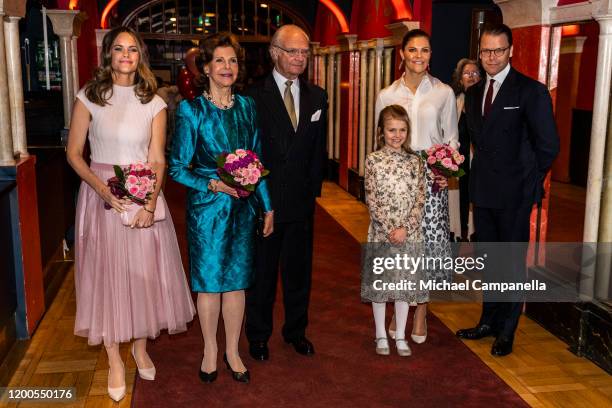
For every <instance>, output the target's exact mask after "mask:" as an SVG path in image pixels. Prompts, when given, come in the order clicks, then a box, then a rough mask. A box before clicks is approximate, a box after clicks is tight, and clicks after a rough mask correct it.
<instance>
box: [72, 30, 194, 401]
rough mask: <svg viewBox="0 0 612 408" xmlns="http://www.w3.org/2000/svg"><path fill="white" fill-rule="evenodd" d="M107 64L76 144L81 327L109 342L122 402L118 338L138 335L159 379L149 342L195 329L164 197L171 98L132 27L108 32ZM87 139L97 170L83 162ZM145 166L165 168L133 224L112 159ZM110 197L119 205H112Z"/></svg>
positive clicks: (137, 346) (141, 358)
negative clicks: (161, 90)
mask: <svg viewBox="0 0 612 408" xmlns="http://www.w3.org/2000/svg"><path fill="white" fill-rule="evenodd" d="M101 60H102V64H101V66H100V67H98V68H97V70H96V72H95V73H94V78H93V79H92V80H90V81H89V82H88V83H87V84H86V85H85V87H84V88H83V89H81V90H80V91H79V93H78V94H77V99H76V102H75V105H74V109H73V113H72V122H71V125H70V135H69V141H68V150H67V156H68V162H69V163H70V165H71V166H72V167H73V168H74V170H75V171H76V172H77V174H78V175H79V176H80V177H81V179H82V180H83V182H82V183H81V188H80V191H79V198H78V204H77V214H76V234H77V236H76V260H75V261H76V262H75V286H76V301H77V313H76V322H75V328H74V332H75V334H76V335H78V336H83V337H87V341H88V344H90V345H98V344H100V343H104V346H105V348H106V351H107V353H108V361H109V367H110V368H109V373H108V393H109V396H110V397H111V398H112V399H113V400H115V401H119V400H121V399H122V398H123V397H124V396H125V369H124V366H123V362H122V359H121V356H120V354H119V343H124V342H129V341H131V340H132V339H134V343H133V344H132V347H131V354H132V356H133V358H134V360H135V361H136V364H137V366H138V373H139V375H140V377H141V378H143V379H145V380H153V379H154V378H155V366H154V365H153V362H152V361H151V359H150V358H149V355H148V354H147V351H146V346H147V338H155V337H156V336H158V335H159V333H160V331H161V330H164V329H167V330H168V332H169V333H175V332H180V331H184V330H186V328H187V327H186V324H187V322H189V321H191V320H192V319H193V316H194V314H195V308H194V306H193V301H192V299H191V293H190V290H189V286H188V285H187V281H186V279H185V273H184V271H183V266H182V263H181V256H180V252H179V247H178V243H177V239H176V233H175V231H174V225H173V223H172V220H171V218H170V213H169V211H168V207H167V205H166V202H165V200H164V199H163V195H162V193H161V185H162V182H163V177H164V172H165V158H164V146H165V135H166V109H165V108H166V104H165V103H164V101H163V100H162V99H161V98H160V97H159V96H157V95H155V91H156V82H155V77H154V75H153V73H152V72H151V70H150V68H149V66H148V62H147V57H146V55H145V54H144V52H143V43H142V40H141V39H140V38H139V37H138V35H137V34H136V33H135V32H133V31H132V30H131V29H129V28H126V27H118V28H115V29H113V30H112V31H110V32H109V33H108V34H106V36H105V37H104V40H103V44H102V55H101ZM88 132H89V136H88ZM87 138H89V144H90V147H91V166H88V165H87V163H86V162H85V160H84V159H83V147H84V145H85V141H86V140H87ZM145 162H148V163H150V165H151V168H152V169H153V171H154V172H155V174H156V177H157V183H156V186H155V191H154V192H153V194H152V196H151V198H150V200H148V201H147V202H146V203H145V205H144V206H142V207H140V209H139V210H138V211H137V212H136V213H135V214H134V215H133V218H131V219H130V220H129V221H130V225H129V226H125V225H124V224H123V223H122V221H121V216H120V214H119V213H121V212H124V211H126V208H127V206H128V205H129V203H128V201H127V200H125V199H118V198H117V197H115V196H114V195H113V194H111V191H110V188H109V187H108V186H107V180H108V179H109V178H110V177H113V176H114V172H113V165H121V166H122V167H124V166H127V165H129V164H134V163H145ZM158 196H159V198H160V199H159V200H158ZM105 203H106V204H108V205H110V206H111V207H112V209H110V210H106V209H105V208H104V205H105ZM156 205H160V206H163V209H164V210H165V213H166V217H165V219H164V220H161V221H157V222H154V213H155V210H156ZM158 212H159V209H158ZM158 218H159V217H158Z"/></svg>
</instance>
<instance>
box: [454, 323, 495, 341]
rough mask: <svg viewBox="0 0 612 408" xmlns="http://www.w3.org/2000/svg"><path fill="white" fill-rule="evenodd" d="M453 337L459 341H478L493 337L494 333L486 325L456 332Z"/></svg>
mask: <svg viewBox="0 0 612 408" xmlns="http://www.w3.org/2000/svg"><path fill="white" fill-rule="evenodd" d="M455 335H456V336H457V337H459V338H460V339H467V340H478V339H482V338H484V337H488V336H495V335H496V333H495V332H494V331H493V329H492V328H491V326H488V325H486V324H479V325H478V326H476V327H472V328H471V329H461V330H457V333H455Z"/></svg>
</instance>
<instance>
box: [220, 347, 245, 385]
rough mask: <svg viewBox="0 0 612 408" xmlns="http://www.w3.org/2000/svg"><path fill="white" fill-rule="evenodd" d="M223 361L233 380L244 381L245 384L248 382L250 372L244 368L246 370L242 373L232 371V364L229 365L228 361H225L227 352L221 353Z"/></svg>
mask: <svg viewBox="0 0 612 408" xmlns="http://www.w3.org/2000/svg"><path fill="white" fill-rule="evenodd" d="M223 361H224V362H225V365H226V366H227V369H228V370H230V371H231V372H232V378H233V379H234V380H235V381H238V382H241V383H245V384H248V383H249V381H250V380H251V374H250V373H249V370H246V371H244V372H242V373H239V372H237V371H234V370H233V369H232V366H230V363H229V361H227V354H226V353H223Z"/></svg>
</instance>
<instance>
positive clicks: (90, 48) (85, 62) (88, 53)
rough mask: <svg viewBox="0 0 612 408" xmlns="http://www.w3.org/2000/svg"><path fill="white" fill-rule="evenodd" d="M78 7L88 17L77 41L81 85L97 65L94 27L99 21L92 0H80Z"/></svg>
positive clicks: (96, 9)
mask: <svg viewBox="0 0 612 408" xmlns="http://www.w3.org/2000/svg"><path fill="white" fill-rule="evenodd" d="M79 8H80V10H81V11H84V12H86V13H87V16H88V17H89V18H88V19H87V20H85V22H84V23H83V25H82V26H81V36H80V37H79V39H78V41H77V48H78V51H77V52H78V54H79V86H83V85H84V84H85V82H87V80H88V79H90V78H91V74H92V72H93V70H94V68H95V67H96V66H97V62H98V56H97V49H96V31H95V30H96V28H98V27H99V26H98V24H99V23H100V17H99V16H98V5H97V4H96V2H95V1H93V0H80V2H79Z"/></svg>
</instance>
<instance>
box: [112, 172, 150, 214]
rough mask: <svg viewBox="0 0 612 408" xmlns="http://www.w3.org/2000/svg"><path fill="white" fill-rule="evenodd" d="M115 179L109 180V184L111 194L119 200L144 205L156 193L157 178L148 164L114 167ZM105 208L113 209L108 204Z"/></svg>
mask: <svg viewBox="0 0 612 408" xmlns="http://www.w3.org/2000/svg"><path fill="white" fill-rule="evenodd" d="M113 169H114V170H115V177H111V178H109V179H108V181H107V183H108V186H109V187H110V189H111V193H112V194H113V195H114V196H115V197H117V198H127V199H129V200H131V201H132V202H133V203H134V204H138V205H144V204H145V203H146V202H147V200H148V199H149V198H150V197H151V194H153V191H155V184H156V182H157V178H156V176H155V172H153V170H151V166H150V165H149V164H148V163H144V164H143V163H136V164H130V165H129V166H128V167H124V168H121V167H120V166H116V165H115V166H113ZM104 208H106V209H107V210H110V209H111V206H110V205H109V204H108V203H104Z"/></svg>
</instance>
